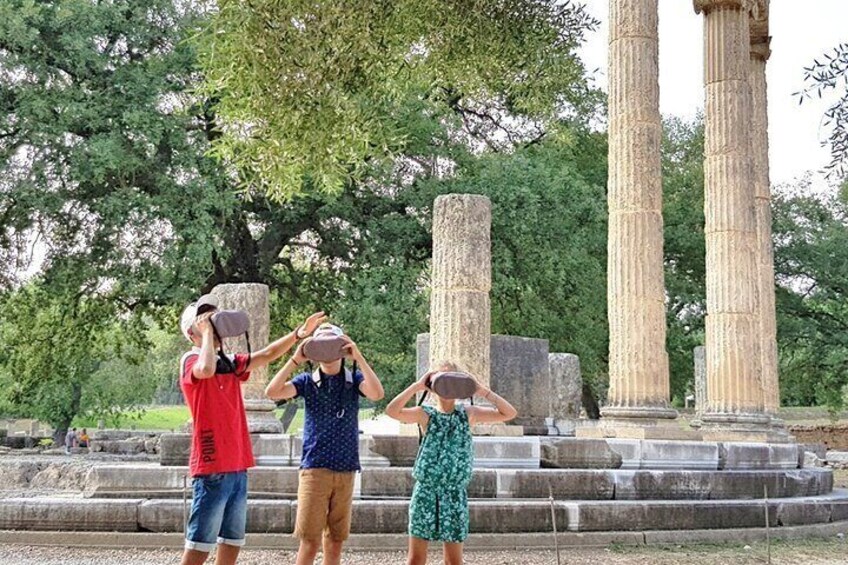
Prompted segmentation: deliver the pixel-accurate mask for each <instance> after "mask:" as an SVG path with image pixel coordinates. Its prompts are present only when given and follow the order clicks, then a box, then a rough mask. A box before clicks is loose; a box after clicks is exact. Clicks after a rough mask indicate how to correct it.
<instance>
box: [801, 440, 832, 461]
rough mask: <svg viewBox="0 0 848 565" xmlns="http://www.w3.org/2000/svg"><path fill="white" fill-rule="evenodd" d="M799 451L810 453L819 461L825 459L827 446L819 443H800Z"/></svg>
mask: <svg viewBox="0 0 848 565" xmlns="http://www.w3.org/2000/svg"><path fill="white" fill-rule="evenodd" d="M798 445H800V446H801V449H803V450H804V451H808V452H810V453H815V454H816V457H818V458H819V459H824V458H826V457H827V446H826V445H825V444H823V443H821V442H818V443H800V444H798Z"/></svg>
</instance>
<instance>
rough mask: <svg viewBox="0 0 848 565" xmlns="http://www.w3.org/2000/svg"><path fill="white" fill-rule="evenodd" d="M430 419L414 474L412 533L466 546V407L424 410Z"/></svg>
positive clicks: (469, 453)
mask: <svg viewBox="0 0 848 565" xmlns="http://www.w3.org/2000/svg"><path fill="white" fill-rule="evenodd" d="M422 408H424V411H425V412H427V414H428V415H429V417H430V421H429V422H428V423H427V433H426V434H425V435H424V441H423V442H422V443H421V447H420V448H419V450H418V458H417V459H416V460H415V467H414V468H413V470H412V476H413V477H414V478H415V488H414V489H413V491H412V500H411V501H410V504H409V535H410V536H413V537H416V538H420V539H424V540H427V541H442V542H449V543H462V542H463V541H465V538H467V537H468V483H469V482H470V481H471V467H472V464H473V461H474V449H473V446H472V442H471V428H470V427H469V425H468V414H467V413H466V412H465V408H464V407H463V406H461V405H460V406H456V408H455V409H454V411H453V412H451V413H450V414H445V413H443V412H439V411H438V410H436V409H435V408H433V407H432V406H422Z"/></svg>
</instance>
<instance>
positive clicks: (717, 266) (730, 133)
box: [695, 0, 768, 425]
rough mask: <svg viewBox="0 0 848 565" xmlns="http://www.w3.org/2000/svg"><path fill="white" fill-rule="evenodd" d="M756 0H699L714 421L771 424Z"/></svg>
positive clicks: (709, 415)
mask: <svg viewBox="0 0 848 565" xmlns="http://www.w3.org/2000/svg"><path fill="white" fill-rule="evenodd" d="M750 6H751V4H750V0H695V10H696V11H697V12H703V13H704V14H705V22H704V55H705V65H704V75H705V77H704V81H705V88H706V108H705V109H706V139H705V148H704V150H705V163H704V187H705V188H704V190H705V195H704V201H705V202H704V212H705V217H706V218H705V219H706V223H705V233H706V248H707V266H706V267H707V318H706V348H707V349H706V351H707V386H708V393H707V406H706V413H705V414H704V416H703V421H704V423H708V424H728V425H733V424H765V423H767V422H768V416H766V415H765V414H764V413H763V387H762V381H761V375H760V365H761V359H760V340H759V338H758V334H759V331H760V327H759V317H758V316H757V312H758V310H757V308H758V299H757V295H758V290H759V282H758V280H759V279H758V277H757V273H758V269H757V234H756V221H755V218H754V193H753V190H752V188H751V184H752V180H753V178H752V159H751V138H750V137H749V130H750V128H751V86H750V83H749V82H748V79H749V75H750V64H751V63H750V44H749V41H750V38H749V25H748V14H749V9H750Z"/></svg>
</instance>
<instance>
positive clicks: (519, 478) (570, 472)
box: [498, 469, 615, 500]
mask: <svg viewBox="0 0 848 565" xmlns="http://www.w3.org/2000/svg"><path fill="white" fill-rule="evenodd" d="M614 492H615V479H614V476H613V473H612V472H605V471H598V470H581V469H567V470H558V469H537V470H532V471H531V470H507V469H501V470H498V497H499V498H542V499H544V498H548V497H549V496H551V495H553V497H554V499H557V500H563V499H564V500H609V499H612V497H613V493H614Z"/></svg>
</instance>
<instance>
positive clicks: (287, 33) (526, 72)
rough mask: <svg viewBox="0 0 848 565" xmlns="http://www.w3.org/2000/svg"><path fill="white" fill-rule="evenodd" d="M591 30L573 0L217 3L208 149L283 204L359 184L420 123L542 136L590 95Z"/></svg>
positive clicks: (205, 39) (210, 48)
mask: <svg viewBox="0 0 848 565" xmlns="http://www.w3.org/2000/svg"><path fill="white" fill-rule="evenodd" d="M593 25H594V21H593V20H592V19H591V18H590V17H589V16H588V14H587V13H586V11H585V10H584V8H583V7H582V6H581V5H579V4H577V3H575V2H572V1H571V0H544V1H538V0H503V1H498V2H492V1H489V0H474V1H463V2H456V1H453V0H402V1H386V0H353V1H348V2H328V1H318V2H316V1H314V0H289V1H287V2H277V1H275V0H254V1H252V2H242V1H239V0H221V1H219V2H218V10H217V12H216V13H215V15H214V16H213V20H212V24H211V25H210V28H209V30H208V31H207V32H206V33H204V34H201V35H200V36H199V44H200V46H201V54H202V63H203V70H204V75H205V77H206V88H205V89H204V90H205V92H206V93H207V95H208V96H210V97H214V98H216V99H217V100H218V114H219V116H220V117H221V118H222V127H221V130H222V132H223V137H222V139H221V140H220V141H219V143H218V145H217V148H216V149H217V152H218V154H219V155H223V156H225V157H226V158H227V159H228V160H230V161H232V162H234V163H236V164H237V165H238V166H239V167H240V168H241V169H243V170H245V171H251V172H252V173H254V174H253V175H252V176H251V177H250V180H251V181H253V182H254V183H261V184H262V185H263V186H264V187H265V188H266V189H267V190H268V191H269V192H270V193H271V194H272V195H274V196H276V197H288V196H291V195H293V194H296V193H298V192H300V191H301V190H302V189H303V188H304V184H303V179H304V177H308V178H309V179H311V186H314V187H316V188H318V189H323V190H330V191H332V190H336V189H339V188H340V187H341V186H342V185H343V184H344V182H345V180H346V179H349V178H353V179H361V178H362V177H363V175H364V174H365V173H366V171H367V167H368V166H369V164H373V162H375V161H377V162H380V161H385V160H386V159H387V158H390V157H392V156H396V155H397V154H399V153H401V152H403V151H404V150H405V148H406V147H407V145H408V144H409V142H410V137H412V136H413V133H412V132H410V121H415V120H416V116H421V115H425V116H428V117H430V118H435V119H444V120H446V121H447V122H449V123H450V125H451V126H452V127H454V128H456V129H457V130H460V129H461V128H462V127H463V126H469V125H470V127H471V128H476V127H481V126H484V127H491V126H492V125H493V124H494V125H495V126H496V127H498V128H501V129H502V131H501V134H502V136H504V137H510V136H511V135H512V133H511V132H510V131H509V129H508V128H505V127H503V126H504V124H503V123H502V121H503V118H504V117H505V116H507V115H511V116H512V117H513V118H514V119H521V120H522V124H523V126H524V127H522V128H521V129H522V131H523V132H524V133H525V134H526V135H529V136H531V137H532V136H534V135H539V130H538V128H539V126H540V125H543V124H546V123H550V122H552V121H554V120H556V119H557V118H558V117H560V116H561V115H563V114H564V113H568V112H570V113H572V114H573V113H575V109H582V108H583V107H585V103H586V101H587V100H588V99H590V98H591V96H590V95H589V90H588V88H587V86H586V82H585V80H584V78H585V73H584V70H583V67H582V64H581V63H580V61H579V59H578V57H577V53H576V47H577V46H578V45H579V44H580V42H581V41H582V39H583V34H584V32H585V31H587V30H589V29H591V28H592V27H593ZM457 111H459V113H458V112H457ZM578 111H579V110H578ZM460 115H461V116H463V117H465V118H466V119H468V120H470V124H469V123H462V121H461V120H458V118H459V116H460ZM527 120H530V121H532V122H533V123H529V122H528V121H527Z"/></svg>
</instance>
